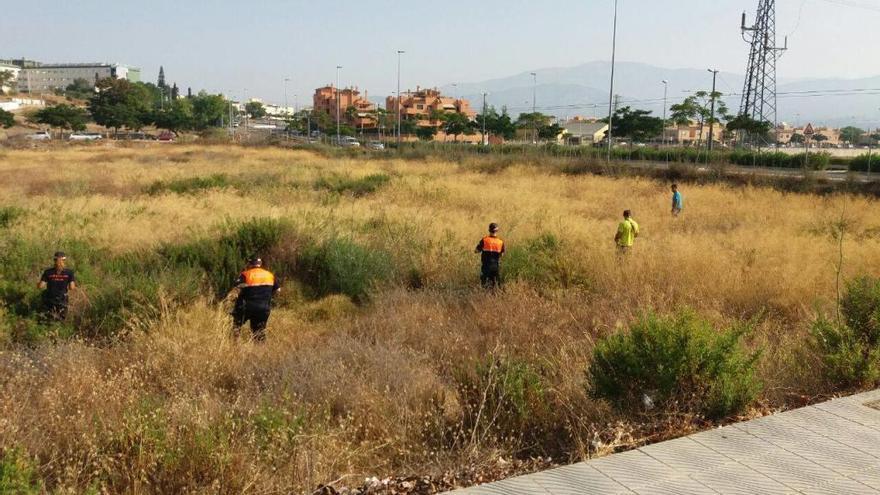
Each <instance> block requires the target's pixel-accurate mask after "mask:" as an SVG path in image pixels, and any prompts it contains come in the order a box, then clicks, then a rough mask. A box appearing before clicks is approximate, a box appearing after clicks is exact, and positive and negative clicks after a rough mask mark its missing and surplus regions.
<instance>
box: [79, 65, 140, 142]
mask: <svg viewBox="0 0 880 495" xmlns="http://www.w3.org/2000/svg"><path fill="white" fill-rule="evenodd" d="M97 90H98V92H97V93H96V94H95V95H94V96H92V98H91V99H90V100H89V111H90V112H91V113H92V118H93V119H94V120H95V122H96V123H98V124H100V125H102V126H104V127H107V128H108V129H113V131H114V132H115V133H118V132H119V128H121V127H125V128H128V129H135V130H138V129H140V128H141V127H143V126H145V125H147V124H149V123H150V117H151V116H152V109H153V106H152V101H151V99H152V98H151V96H152V95H151V94H150V92H149V90H148V89H147V88H145V87H144V85H142V84H138V83H132V82H130V81H128V80H126V79H114V78H109V77H108V78H106V79H101V80H100V81H98V84H97Z"/></svg>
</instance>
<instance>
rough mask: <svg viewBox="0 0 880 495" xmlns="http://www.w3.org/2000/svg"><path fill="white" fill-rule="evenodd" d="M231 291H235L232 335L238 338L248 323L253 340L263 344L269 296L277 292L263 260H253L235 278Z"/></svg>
mask: <svg viewBox="0 0 880 495" xmlns="http://www.w3.org/2000/svg"><path fill="white" fill-rule="evenodd" d="M235 287H236V288H237V289H239V292H238V299H237V300H236V301H235V307H234V309H233V310H232V324H233V326H234V328H235V334H236V335H238V332H239V330H240V329H241V327H242V326H243V325H244V324H245V323H246V322H248V321H249V322H250V324H251V333H253V336H254V340H256V341H257V342H263V341H265V340H266V325H267V324H268V323H269V313H270V311H271V310H272V296H274V295H275V294H276V293H277V292H279V291H280V290H281V287H280V286H279V285H278V281H277V280H276V279H275V275H273V274H272V272H270V271H269V270H266V269H264V268H263V260H262V259H260V258H259V257H256V256H255V257H253V258H251V259H250V260H249V261H248V266H247V268H246V269H245V270H244V271H243V272H241V275H239V276H238V279H237V280H236V281H235Z"/></svg>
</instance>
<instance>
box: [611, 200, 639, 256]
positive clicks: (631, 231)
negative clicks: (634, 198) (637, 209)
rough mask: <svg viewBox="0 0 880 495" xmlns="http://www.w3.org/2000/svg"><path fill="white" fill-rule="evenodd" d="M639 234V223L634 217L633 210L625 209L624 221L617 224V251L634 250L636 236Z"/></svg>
mask: <svg viewBox="0 0 880 495" xmlns="http://www.w3.org/2000/svg"><path fill="white" fill-rule="evenodd" d="M638 236H639V224H637V223H636V221H635V220H633V219H632V212H630V211H629V210H624V211H623V221H622V222H620V224H619V225H618V226H617V233H616V234H614V242H615V243H616V244H617V252H618V253H620V254H626V253H628V252H630V250H632V247H633V243H634V242H635V239H636V237H638Z"/></svg>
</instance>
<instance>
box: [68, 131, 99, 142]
mask: <svg viewBox="0 0 880 495" xmlns="http://www.w3.org/2000/svg"><path fill="white" fill-rule="evenodd" d="M102 138H103V137H102V136H101V135H100V134H98V133H97V132H74V133H72V134H71V135H70V136H68V137H67V139H69V140H71V141H97V140H98V139H102Z"/></svg>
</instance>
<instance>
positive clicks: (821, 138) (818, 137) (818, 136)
mask: <svg viewBox="0 0 880 495" xmlns="http://www.w3.org/2000/svg"><path fill="white" fill-rule="evenodd" d="M813 141H816V143H818V144H822V142H823V141H828V136H826V135H824V134H813Z"/></svg>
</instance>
